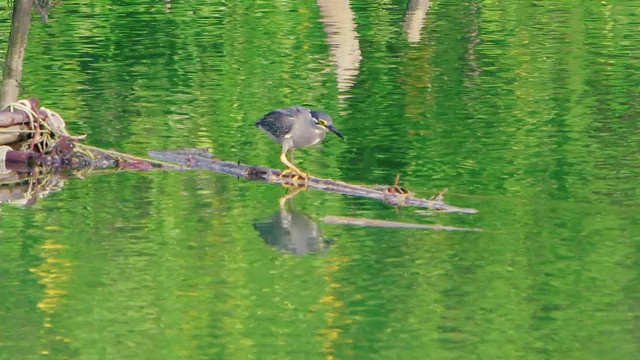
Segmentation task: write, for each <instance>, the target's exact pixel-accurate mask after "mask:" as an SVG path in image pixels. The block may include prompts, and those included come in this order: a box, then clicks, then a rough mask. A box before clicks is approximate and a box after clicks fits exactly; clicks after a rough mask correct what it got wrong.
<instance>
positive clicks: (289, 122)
mask: <svg viewBox="0 0 640 360" xmlns="http://www.w3.org/2000/svg"><path fill="white" fill-rule="evenodd" d="M304 110H305V108H301V107H298V106H293V107H288V108H282V109H277V110H274V111H272V112H270V113H268V114H267V115H265V116H264V117H262V119H260V120H258V122H256V126H259V127H261V128H263V129H265V130H267V131H268V132H269V133H271V134H272V135H273V136H275V137H277V138H282V137H284V136H285V135H286V134H288V133H289V132H290V131H291V129H292V128H293V123H294V122H295V121H299V119H300V118H302V117H304V116H305V115H306V114H305V111H304ZM306 113H309V110H307V111H306Z"/></svg>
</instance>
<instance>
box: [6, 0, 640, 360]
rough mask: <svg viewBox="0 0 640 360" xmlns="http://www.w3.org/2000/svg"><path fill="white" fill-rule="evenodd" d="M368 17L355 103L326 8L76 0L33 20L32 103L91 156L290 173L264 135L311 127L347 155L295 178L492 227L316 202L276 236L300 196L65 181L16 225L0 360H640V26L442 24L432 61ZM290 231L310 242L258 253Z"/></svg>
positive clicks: (28, 69) (131, 178)
mask: <svg viewBox="0 0 640 360" xmlns="http://www.w3.org/2000/svg"><path fill="white" fill-rule="evenodd" d="M169 5H170V6H169ZM350 5H351V10H352V12H353V21H354V22H355V24H356V27H355V31H356V32H357V34H358V45H359V50H360V52H361V57H362V59H361V61H360V62H359V63H358V64H357V75H356V76H355V77H353V78H351V79H347V81H346V82H345V81H343V80H339V79H338V76H337V75H336V71H335V64H334V58H333V57H332V55H331V54H332V53H331V45H330V44H329V41H328V38H327V35H326V33H325V30H324V28H323V22H322V21H321V20H322V18H323V15H322V13H321V11H320V9H319V8H318V5H317V3H316V2H315V1H300V0H298V1H289V2H282V1H271V0H263V1H230V2H223V1H198V2H178V1H170V2H163V1H151V0H147V1H132V0H128V1H127V0H124V1H102V0H97V1H91V2H81V3H79V2H73V1H65V2H63V3H62V5H60V6H57V7H55V8H54V9H53V10H52V11H51V14H50V23H49V24H48V25H44V24H42V23H40V22H39V18H38V17H34V20H35V21H34V22H33V23H32V26H31V31H30V34H29V43H28V48H27V53H26V61H25V71H24V75H23V81H22V84H21V85H22V88H21V89H22V96H23V97H27V96H36V97H39V98H40V99H41V101H42V103H43V105H44V106H47V107H48V108H51V109H53V110H56V111H58V112H59V113H60V114H62V116H63V117H64V118H65V119H66V121H67V127H68V128H69V130H70V131H71V132H72V133H74V134H88V140H87V141H86V142H88V143H90V144H91V145H95V146H100V147H106V148H114V149H117V150H120V151H123V152H127V153H131V154H136V155H145V154H146V152H147V151H148V150H151V149H172V148H184V147H208V148H210V150H211V151H212V152H213V153H215V155H216V156H217V157H219V158H222V159H225V160H230V161H240V162H243V163H247V164H260V165H265V166H272V167H281V166H282V165H281V164H280V163H279V160H278V155H279V147H278V145H277V144H276V143H274V142H272V141H271V140H269V139H268V138H267V137H266V136H265V135H264V134H263V133H261V132H260V131H259V130H257V129H255V128H254V127H252V126H250V125H251V124H252V123H253V122H254V121H255V120H257V119H258V118H259V117H260V116H261V115H262V114H264V113H266V112H267V111H269V110H271V109H273V108H277V107H282V106H287V105H293V104H305V105H308V106H312V107H315V108H318V109H323V110H325V111H327V112H329V113H330V114H332V115H333V116H334V119H335V124H336V126H337V127H338V128H339V129H340V130H341V131H342V133H343V134H345V136H346V137H347V140H346V141H341V140H340V139H339V138H337V137H335V136H328V137H327V139H326V140H325V142H324V144H323V145H322V146H319V147H316V148H313V149H305V150H301V151H297V152H296V164H298V165H299V166H300V167H301V168H302V169H304V170H307V171H309V172H311V173H313V174H315V175H317V176H321V177H331V178H338V179H342V180H345V181H351V182H357V183H365V184H383V183H384V184H389V183H391V182H393V180H394V178H395V175H396V174H397V173H400V174H401V180H402V184H401V185H402V186H403V187H406V188H408V189H410V190H412V191H414V192H415V193H417V194H418V195H421V196H425V197H428V196H431V195H433V194H435V193H437V192H438V191H440V190H442V189H443V188H448V189H449V192H448V194H447V195H446V200H447V201H448V202H449V203H451V204H453V205H457V206H464V207H473V208H476V209H478V210H479V213H478V214H476V215H462V214H435V215H431V216H424V215H421V214H419V213H416V212H415V209H411V208H398V209H395V208H393V207H391V206H388V205H385V204H382V203H380V202H377V201H373V200H367V199H360V198H350V197H345V196H340V195H335V194H329V193H323V192H319V191H307V192H303V193H301V194H299V195H297V196H296V197H295V198H293V199H292V200H291V201H290V203H289V205H290V206H291V210H290V211H288V212H285V213H284V214H283V213H281V211H280V210H279V205H278V199H279V198H280V197H282V196H283V195H285V193H286V189H284V188H282V187H278V186H273V185H268V184H264V183H251V182H248V181H245V180H242V179H236V178H233V177H229V176H225V175H221V174H214V173H207V172H181V173H120V174H107V175H100V176H88V177H87V178H86V179H84V180H80V179H69V180H66V181H65V183H64V187H62V188H61V189H60V190H59V191H52V192H51V193H49V194H46V196H44V197H42V198H41V199H39V200H38V201H37V202H36V203H35V205H33V206H15V205H9V204H2V205H1V211H2V218H1V219H0V259H1V261H0V358H2V359H35V358H41V357H42V356H43V355H47V357H48V358H52V359H636V358H639V357H640V345H639V344H640V336H639V335H638V334H639V332H638V330H639V328H640V321H639V319H640V306H639V305H638V304H640V280H639V279H640V255H639V250H640V216H638V214H639V213H640V186H639V185H638V184H639V181H638V179H639V178H640V125H639V124H640V122H639V120H640V58H639V56H638V54H640V45H638V44H640V20H639V19H640V3H639V2H636V1H607V2H581V1H575V0H566V1H554V2H530V1H512V2H495V1H485V2H473V1H451V0H449V1H433V2H432V4H431V7H430V8H429V11H428V14H427V16H426V18H425V21H424V27H423V28H422V30H421V32H420V39H419V40H418V41H415V42H409V41H407V34H406V33H405V31H404V30H403V21H404V18H405V8H406V1H395V0H393V1H373V2H372V1H362V0H357V1H355V0H354V1H351V4H350ZM0 13H2V14H3V15H2V18H4V19H5V20H7V19H8V10H7V8H6V4H5V2H0ZM34 14H35V13H34ZM0 24H1V26H0V39H2V40H4V41H3V42H0V51H2V53H1V54H0V55H1V58H2V59H4V51H6V50H5V49H6V46H5V44H6V39H7V38H8V26H9V23H8V21H4V22H1V23H0ZM352 40H353V39H352ZM333 45H335V44H333ZM345 84H346V85H345ZM339 87H340V90H339ZM329 215H334V216H336V215H337V216H354V217H361V218H371V219H382V220H394V221H403V222H419V223H425V224H434V223H438V224H443V225H451V226H461V227H478V228H481V229H483V231H482V232H480V233H464V232H444V231H442V232H433V231H425V230H401V229H379V228H367V227H352V226H346V225H334V224H327V223H324V222H323V221H322V218H324V217H325V216H329ZM283 216H291V219H297V220H296V221H300V222H302V223H304V225H305V226H306V227H307V228H308V229H313V231H314V232H315V233H316V235H315V237H314V238H313V239H312V240H314V241H313V242H311V243H308V244H305V245H306V247H305V246H302V247H297V248H296V250H297V251H293V250H292V249H291V248H289V250H288V251H287V250H283V248H286V247H287V244H284V245H283V244H275V243H273V242H269V241H267V240H265V239H263V237H261V235H264V234H263V233H261V232H260V231H259V230H258V229H262V231H265V229H270V230H273V229H272V228H271V227H270V226H272V225H269V224H272V223H270V222H269V221H272V220H274V219H280V218H282V217H283ZM298 245H299V244H298Z"/></svg>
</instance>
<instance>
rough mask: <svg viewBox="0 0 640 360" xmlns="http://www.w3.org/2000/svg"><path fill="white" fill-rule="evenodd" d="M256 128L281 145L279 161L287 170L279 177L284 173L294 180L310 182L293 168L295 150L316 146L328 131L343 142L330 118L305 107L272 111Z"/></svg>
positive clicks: (340, 134) (321, 112) (323, 113)
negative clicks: (291, 174)
mask: <svg viewBox="0 0 640 360" xmlns="http://www.w3.org/2000/svg"><path fill="white" fill-rule="evenodd" d="M255 125H256V126H257V127H258V128H260V129H262V130H264V132H266V133H267V135H269V137H271V138H272V139H273V140H275V141H277V142H278V143H279V144H280V145H282V153H281V154H280V161H282V163H283V164H285V165H286V166H287V169H286V170H284V171H283V172H282V174H281V177H282V176H283V175H284V174H286V173H293V174H295V179H297V178H298V177H300V178H303V179H304V180H308V179H309V175H308V174H306V173H304V172H302V171H301V170H300V169H298V168H297V167H295V165H293V150H294V149H298V148H303V147H307V146H313V145H317V144H319V143H320V142H322V140H324V137H325V135H327V131H331V132H332V133H334V134H336V135H337V136H338V137H340V138H341V139H343V140H344V136H343V135H342V133H341V132H340V131H339V130H338V129H337V128H336V127H335V126H333V119H332V118H331V116H329V114H327V113H326V112H323V111H317V110H312V109H309V108H307V107H304V106H290V107H285V108H280V109H275V110H273V111H271V112H269V113H267V114H266V115H264V116H263V117H262V118H261V119H260V120H258V121H257V122H256V123H255ZM287 151H290V157H291V161H289V160H288V159H287Z"/></svg>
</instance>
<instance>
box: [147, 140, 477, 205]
mask: <svg viewBox="0 0 640 360" xmlns="http://www.w3.org/2000/svg"><path fill="white" fill-rule="evenodd" d="M149 156H150V157H152V158H155V159H160V160H163V161H168V162H173V163H178V164H181V165H182V166H184V167H185V168H191V169H206V170H211V171H215V172H219V173H223V174H229V175H233V176H237V177H242V178H245V179H249V180H253V181H266V182H269V183H272V184H282V185H286V186H298V187H299V186H304V187H307V188H310V189H316V190H323V191H328V192H334V193H338V194H344V195H350V196H360V197H367V198H371V199H378V200H382V201H384V202H386V203H389V204H391V205H399V206H416V207H422V208H428V209H432V210H438V211H442V212H458V213H466V214H475V213H477V210H476V209H471V208H461V207H457V206H451V205H448V204H446V203H445V202H444V201H443V200H442V198H441V196H440V198H438V197H436V198H435V199H423V198H418V197H415V196H414V195H413V194H412V193H410V192H408V191H406V190H404V189H403V190H404V191H402V192H398V191H397V190H396V189H397V188H398V187H397V183H396V185H393V186H389V187H380V186H377V187H367V186H364V185H354V184H347V183H345V182H341V181H336V180H331V179H322V178H317V177H313V176H309V179H308V180H307V181H304V180H300V179H295V178H292V177H290V176H281V175H282V172H281V171H280V170H277V169H269V168H265V167H261V166H250V165H244V164H240V163H234V162H229V161H222V160H217V159H211V158H210V155H209V153H208V152H207V151H206V150H202V149H184V150H178V151H150V152H149Z"/></svg>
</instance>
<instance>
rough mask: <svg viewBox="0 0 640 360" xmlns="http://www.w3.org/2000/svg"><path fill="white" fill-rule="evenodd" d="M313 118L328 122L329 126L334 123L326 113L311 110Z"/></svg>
mask: <svg viewBox="0 0 640 360" xmlns="http://www.w3.org/2000/svg"><path fill="white" fill-rule="evenodd" d="M311 116H312V117H314V118H316V119H318V120H326V121H327V122H328V123H329V124H331V123H332V122H333V119H332V118H331V116H329V114H327V113H326V112H324V111H316V110H311Z"/></svg>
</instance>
